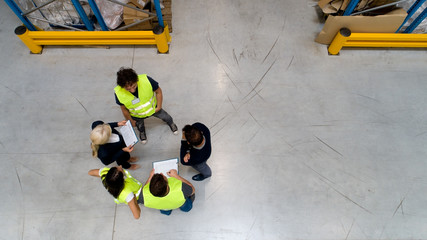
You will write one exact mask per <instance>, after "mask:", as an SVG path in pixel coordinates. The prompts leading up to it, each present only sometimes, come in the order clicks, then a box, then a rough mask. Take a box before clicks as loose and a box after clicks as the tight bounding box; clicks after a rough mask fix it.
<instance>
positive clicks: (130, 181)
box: [100, 167, 142, 204]
mask: <svg viewBox="0 0 427 240" xmlns="http://www.w3.org/2000/svg"><path fill="white" fill-rule="evenodd" d="M109 170H110V168H106V167H105V168H103V169H101V173H100V176H101V178H102V180H104V178H105V176H106V175H107V173H108V171H109ZM123 173H124V175H125V176H126V179H125V187H124V188H123V190H122V191H121V192H120V195H119V197H118V198H115V199H114V201H115V202H116V203H117V204H119V203H125V204H128V203H127V202H126V197H127V196H128V195H129V193H131V192H133V194H135V197H136V200H138V199H139V195H140V194H141V188H142V184H141V182H140V181H138V180H136V179H135V178H134V177H132V175H130V173H129V172H128V171H126V170H124V169H123Z"/></svg>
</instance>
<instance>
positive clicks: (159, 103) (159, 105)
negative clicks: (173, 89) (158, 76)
mask: <svg viewBox="0 0 427 240" xmlns="http://www.w3.org/2000/svg"><path fill="white" fill-rule="evenodd" d="M154 92H155V93H156V100H157V106H156V112H158V111H160V109H162V104H163V93H162V89H161V88H160V87H159V88H157V90H156V91H154Z"/></svg>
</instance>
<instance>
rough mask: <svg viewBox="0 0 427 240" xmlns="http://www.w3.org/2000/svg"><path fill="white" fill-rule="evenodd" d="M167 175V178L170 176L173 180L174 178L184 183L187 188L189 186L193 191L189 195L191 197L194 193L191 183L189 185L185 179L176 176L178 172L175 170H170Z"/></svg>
mask: <svg viewBox="0 0 427 240" xmlns="http://www.w3.org/2000/svg"><path fill="white" fill-rule="evenodd" d="M168 175H169V176H171V177H174V178H176V179H178V180H180V181H182V182H184V183H186V184H187V185H188V186H190V187H191V188H192V189H193V192H192V193H191V195H193V194H194V192H195V191H196V190H195V189H194V186H193V184H191V183H190V182H189V181H187V180H186V179H185V178H183V177H181V176H179V175H178V172H177V171H176V170H175V169H172V170H170V171H169V172H168Z"/></svg>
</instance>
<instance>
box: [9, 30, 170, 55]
mask: <svg viewBox="0 0 427 240" xmlns="http://www.w3.org/2000/svg"><path fill="white" fill-rule="evenodd" d="M15 34H16V35H17V36H18V37H19V38H20V39H21V40H22V42H23V43H24V44H25V45H26V46H27V47H28V48H29V49H30V51H31V53H41V52H42V50H43V46H44V45H156V46H157V50H158V52H159V53H167V52H168V51H169V45H168V43H169V42H171V36H170V34H169V28H168V26H167V25H166V24H165V27H164V28H163V27H161V26H157V27H155V28H154V29H153V31H75V32H71V31H29V30H28V29H27V28H26V27H25V26H19V27H17V28H16V29H15Z"/></svg>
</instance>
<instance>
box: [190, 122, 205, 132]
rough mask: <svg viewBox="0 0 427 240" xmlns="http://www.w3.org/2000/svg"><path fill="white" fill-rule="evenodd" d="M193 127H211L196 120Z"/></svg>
mask: <svg viewBox="0 0 427 240" xmlns="http://www.w3.org/2000/svg"><path fill="white" fill-rule="evenodd" d="M193 127H196V128H198V129H200V130H202V129H209V128H208V127H207V126H206V125H205V124H203V123H201V122H195V123H193Z"/></svg>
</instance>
